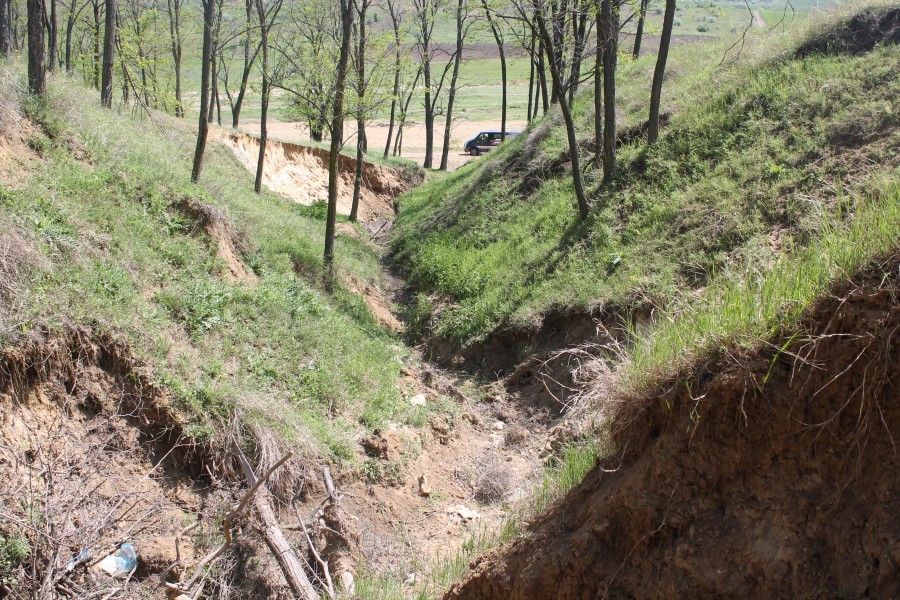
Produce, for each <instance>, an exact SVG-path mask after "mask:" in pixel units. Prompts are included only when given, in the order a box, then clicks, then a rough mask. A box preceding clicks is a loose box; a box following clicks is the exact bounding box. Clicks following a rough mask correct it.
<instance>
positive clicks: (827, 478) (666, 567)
mask: <svg viewBox="0 0 900 600" xmlns="http://www.w3.org/2000/svg"><path fill="white" fill-rule="evenodd" d="M898 267H900V257H898V256H894V257H893V258H892V259H891V260H889V261H886V262H883V263H880V264H877V265H875V266H873V267H872V268H871V269H869V270H868V271H867V272H866V273H864V274H863V275H860V276H858V277H856V278H855V279H854V280H853V281H852V282H849V283H846V284H844V285H841V286H839V287H838V289H836V290H834V295H833V296H831V297H829V298H827V299H824V300H823V301H821V302H820V303H819V304H818V305H816V306H814V307H812V308H811V309H810V310H809V311H808V313H807V318H806V320H805V321H804V322H803V324H802V326H801V327H800V328H799V329H798V330H797V331H796V332H792V333H788V334H784V335H779V336H775V337H773V338H772V339H771V340H770V341H769V342H770V343H767V344H765V345H764V347H763V348H762V349H760V350H758V351H755V352H752V353H746V352H742V351H739V350H736V349H731V350H730V351H723V352H722V353H721V355H720V356H719V357H718V358H716V359H714V360H712V361H707V362H706V363H704V364H701V365H698V366H697V367H696V368H694V369H693V370H692V371H691V372H689V373H684V374H682V375H681V376H680V377H679V378H677V379H675V380H672V381H667V382H664V384H663V385H661V386H660V387H659V388H658V389H657V391H656V392H655V393H653V394H650V395H647V396H646V397H644V398H637V399H630V400H629V401H628V402H627V403H626V404H623V405H622V407H620V408H621V410H620V411H619V416H618V417H617V419H616V421H615V423H614V426H613V434H612V435H613V438H614V442H615V446H616V447H617V448H619V452H618V453H616V454H615V455H614V456H611V457H609V458H608V459H607V460H606V461H605V462H604V464H602V465H598V466H597V467H596V468H595V469H594V470H593V471H592V472H591V473H590V474H588V476H587V477H586V478H585V479H584V481H583V482H582V484H581V485H579V486H578V487H577V488H575V489H574V490H573V491H572V492H571V493H570V494H569V495H568V496H567V497H566V498H565V499H564V500H563V501H562V502H560V503H559V504H558V505H557V506H556V507H555V508H554V509H553V510H551V511H550V512H548V513H547V514H545V515H544V516H543V517H542V518H541V519H540V520H539V521H537V522H536V523H534V524H533V526H532V528H531V529H530V531H529V533H528V534H526V535H525V536H524V537H522V538H520V539H518V540H517V541H515V542H513V543H511V544H509V545H507V546H505V547H502V548H499V549H498V550H496V551H494V552H492V553H489V554H487V555H485V556H483V557H481V558H480V559H478V560H477V561H475V562H474V563H473V565H472V567H473V568H472V570H471V571H470V573H469V574H468V575H467V576H466V578H465V579H464V580H463V581H462V582H460V583H459V584H457V585H456V586H455V587H454V588H453V589H452V590H451V591H450V592H449V593H448V594H447V596H446V598H454V599H463V598H464V599H475V598H491V599H502V598H515V599H526V598H529V599H531V598H546V599H551V598H601V597H602V598H606V597H610V598H626V597H633V598H672V597H686V596H690V597H707V598H708V597H752V598H762V597H767V598H776V597H780V598H832V597H841V598H861V597H868V598H896V597H897V596H898V594H900V541H898V540H900V475H898V472H900V470H898V468H900V454H898V449H897V446H896V442H897V440H898V439H900V436H898V433H900V391H898V390H900V350H898V348H900V272H898Z"/></svg>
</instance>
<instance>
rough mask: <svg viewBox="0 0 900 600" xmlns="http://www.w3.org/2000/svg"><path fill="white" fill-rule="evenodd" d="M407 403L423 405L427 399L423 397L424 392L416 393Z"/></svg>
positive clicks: (426, 402)
mask: <svg viewBox="0 0 900 600" xmlns="http://www.w3.org/2000/svg"><path fill="white" fill-rule="evenodd" d="M409 403H410V404H412V405H413V406H425V405H426V404H428V400H427V399H426V398H425V394H416V395H415V396H413V397H412V398H410V399H409Z"/></svg>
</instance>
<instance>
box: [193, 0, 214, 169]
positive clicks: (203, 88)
mask: <svg viewBox="0 0 900 600" xmlns="http://www.w3.org/2000/svg"><path fill="white" fill-rule="evenodd" d="M202 2H203V54H202V57H201V60H200V64H201V67H200V119H199V121H200V123H199V126H198V128H197V147H196V148H195V149H194V166H193V168H192V169H191V182H192V183H199V182H200V172H201V171H202V170H203V153H204V152H205V151H206V135H207V133H209V123H208V122H207V121H206V111H207V110H209V70H210V69H209V59H210V56H211V55H212V45H213V27H214V23H213V19H214V18H215V14H216V13H215V9H216V2H215V0H202Z"/></svg>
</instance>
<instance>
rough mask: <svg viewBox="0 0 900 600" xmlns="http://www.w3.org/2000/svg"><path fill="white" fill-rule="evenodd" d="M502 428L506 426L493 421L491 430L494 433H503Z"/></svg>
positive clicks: (500, 422) (501, 422)
mask: <svg viewBox="0 0 900 600" xmlns="http://www.w3.org/2000/svg"><path fill="white" fill-rule="evenodd" d="M504 427H506V425H505V424H504V423H503V421H494V424H493V425H492V426H491V429H493V430H494V431H503V428H504Z"/></svg>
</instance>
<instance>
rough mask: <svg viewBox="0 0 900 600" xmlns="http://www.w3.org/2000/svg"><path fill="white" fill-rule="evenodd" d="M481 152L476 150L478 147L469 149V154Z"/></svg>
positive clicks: (474, 154)
mask: <svg viewBox="0 0 900 600" xmlns="http://www.w3.org/2000/svg"><path fill="white" fill-rule="evenodd" d="M479 154H481V152H479V151H478V148H475V147H472V148H470V149H469V156H478V155H479Z"/></svg>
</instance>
